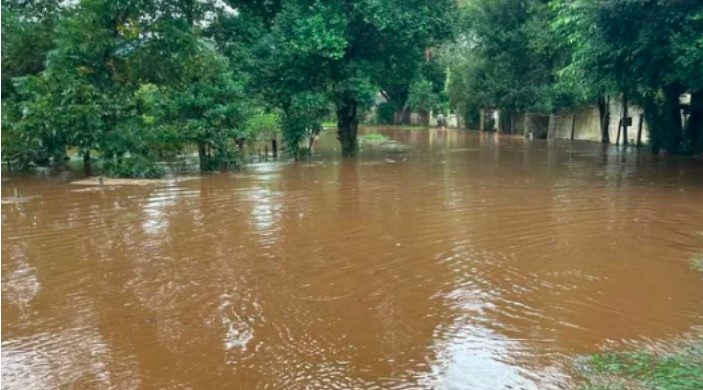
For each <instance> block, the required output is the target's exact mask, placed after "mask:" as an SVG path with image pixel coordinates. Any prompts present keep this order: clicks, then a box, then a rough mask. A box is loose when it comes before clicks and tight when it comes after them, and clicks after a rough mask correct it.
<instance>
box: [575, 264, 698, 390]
mask: <svg viewBox="0 0 703 390" xmlns="http://www.w3.org/2000/svg"><path fill="white" fill-rule="evenodd" d="M691 266H692V267H693V269H695V270H698V271H701V272H703V255H699V256H697V257H695V258H694V259H693V261H692V262H691ZM664 347H665V349H666V352H663V351H658V350H634V351H620V352H605V353H601V354H596V355H592V356H589V357H587V358H586V359H584V360H583V361H582V362H581V364H580V365H579V368H580V374H581V375H580V376H581V377H582V379H583V380H584V384H583V385H582V386H581V388H580V389H581V390H645V389H646V390H694V389H703V333H702V332H700V331H699V332H698V333H697V334H696V336H694V337H692V338H688V339H685V340H682V341H678V342H674V343H669V344H668V345H666V346H664Z"/></svg>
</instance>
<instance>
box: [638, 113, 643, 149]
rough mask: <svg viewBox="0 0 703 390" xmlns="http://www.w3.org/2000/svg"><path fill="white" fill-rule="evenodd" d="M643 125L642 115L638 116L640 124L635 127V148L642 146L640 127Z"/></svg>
mask: <svg viewBox="0 0 703 390" xmlns="http://www.w3.org/2000/svg"><path fill="white" fill-rule="evenodd" d="M643 124H644V114H640V123H639V124H638V125H637V147H640V146H642V125H643Z"/></svg>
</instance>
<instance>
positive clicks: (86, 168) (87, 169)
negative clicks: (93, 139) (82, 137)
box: [83, 150, 90, 175]
mask: <svg viewBox="0 0 703 390" xmlns="http://www.w3.org/2000/svg"><path fill="white" fill-rule="evenodd" d="M83 170H84V171H85V173H86V175H90V150H86V151H84V152H83Z"/></svg>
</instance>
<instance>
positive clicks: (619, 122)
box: [615, 118, 622, 145]
mask: <svg viewBox="0 0 703 390" xmlns="http://www.w3.org/2000/svg"><path fill="white" fill-rule="evenodd" d="M621 128H622V118H620V120H619V121H618V135H617V136H616V137H615V145H620V129H621Z"/></svg>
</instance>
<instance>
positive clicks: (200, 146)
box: [198, 142, 208, 171]
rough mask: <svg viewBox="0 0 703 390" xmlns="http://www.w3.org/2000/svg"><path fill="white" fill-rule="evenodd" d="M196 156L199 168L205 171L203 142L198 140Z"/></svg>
mask: <svg viewBox="0 0 703 390" xmlns="http://www.w3.org/2000/svg"><path fill="white" fill-rule="evenodd" d="M198 158H199V161H200V169H201V170H203V171H205V170H207V169H208V166H207V165H208V164H207V159H208V158H207V151H206V148H205V143H204V142H198Z"/></svg>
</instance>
